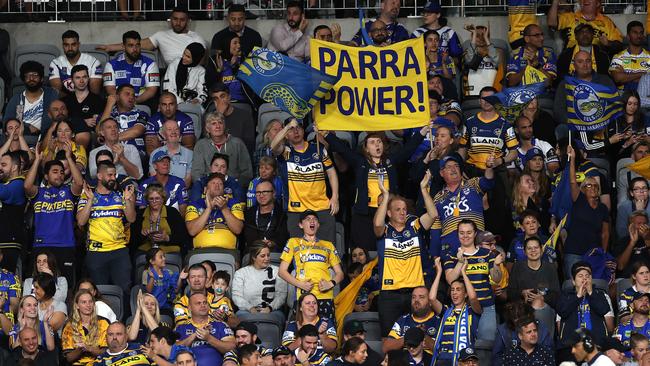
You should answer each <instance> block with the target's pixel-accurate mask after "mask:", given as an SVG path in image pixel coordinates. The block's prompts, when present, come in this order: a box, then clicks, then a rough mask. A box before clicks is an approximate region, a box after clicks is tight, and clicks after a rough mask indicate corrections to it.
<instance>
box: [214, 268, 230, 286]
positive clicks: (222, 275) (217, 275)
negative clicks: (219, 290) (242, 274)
mask: <svg viewBox="0 0 650 366" xmlns="http://www.w3.org/2000/svg"><path fill="white" fill-rule="evenodd" d="M213 277H214V280H215V281H216V280H219V279H221V280H224V281H225V282H226V284H227V285H230V273H228V271H224V270H221V271H216V272H214V275H213Z"/></svg>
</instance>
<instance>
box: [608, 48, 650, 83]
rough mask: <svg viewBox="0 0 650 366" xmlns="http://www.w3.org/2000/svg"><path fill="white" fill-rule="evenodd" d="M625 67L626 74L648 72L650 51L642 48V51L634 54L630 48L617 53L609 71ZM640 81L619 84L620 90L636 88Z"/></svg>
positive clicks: (649, 68) (649, 69)
mask: <svg viewBox="0 0 650 366" xmlns="http://www.w3.org/2000/svg"><path fill="white" fill-rule="evenodd" d="M620 69H623V71H625V73H626V74H637V75H638V74H646V73H648V72H649V71H650V52H648V51H647V50H645V49H643V48H642V49H641V53H639V54H638V55H634V54H632V53H630V50H629V49H626V50H624V51H621V52H619V53H617V54H616V55H615V56H614V57H613V58H612V63H611V64H610V65H609V72H610V73H611V72H612V71H617V70H620ZM638 87H639V82H638V81H628V82H627V83H624V84H621V85H619V86H618V88H619V89H620V90H636V89H637V88H638Z"/></svg>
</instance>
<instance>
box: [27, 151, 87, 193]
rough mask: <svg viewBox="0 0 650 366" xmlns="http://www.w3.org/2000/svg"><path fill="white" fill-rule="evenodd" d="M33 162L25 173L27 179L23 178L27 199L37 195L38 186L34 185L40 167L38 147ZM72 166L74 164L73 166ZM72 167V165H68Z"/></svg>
mask: <svg viewBox="0 0 650 366" xmlns="http://www.w3.org/2000/svg"><path fill="white" fill-rule="evenodd" d="M34 150H35V156H34V162H33V163H32V166H31V167H30V168H29V172H27V177H26V178H25V183H24V184H23V185H24V187H25V195H26V196H27V197H34V196H36V193H38V184H37V183H36V177H37V176H38V169H39V168H40V167H41V165H40V163H41V153H40V152H39V151H38V150H39V149H38V145H37V146H36V149H34ZM73 165H74V164H73ZM70 167H72V165H70Z"/></svg>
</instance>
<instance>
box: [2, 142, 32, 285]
mask: <svg viewBox="0 0 650 366" xmlns="http://www.w3.org/2000/svg"><path fill="white" fill-rule="evenodd" d="M0 179H2V184H0V203H2V207H1V208H0V222H1V223H2V225H0V250H2V255H3V258H2V260H1V261H0V264H2V268H4V269H6V270H8V271H10V272H13V273H15V272H16V264H17V263H18V258H20V256H21V250H22V247H23V244H26V239H27V238H26V233H25V223H24V218H25V203H26V199H25V188H24V182H25V180H24V178H23V174H22V162H21V159H20V153H19V152H18V151H12V152H8V153H5V154H4V155H3V156H2V158H0Z"/></svg>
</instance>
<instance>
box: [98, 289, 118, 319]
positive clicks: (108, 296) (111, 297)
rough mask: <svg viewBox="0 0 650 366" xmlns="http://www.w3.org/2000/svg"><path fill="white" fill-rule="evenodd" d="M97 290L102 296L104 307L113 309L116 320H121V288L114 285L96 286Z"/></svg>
mask: <svg viewBox="0 0 650 366" xmlns="http://www.w3.org/2000/svg"><path fill="white" fill-rule="evenodd" d="M97 289H98V290H99V292H100V293H101V294H102V298H103V300H104V302H105V303H106V305H108V306H110V308H111V309H113V312H114V313H115V315H116V316H117V320H122V316H123V315H124V293H122V288H120V287H119V286H116V285H97Z"/></svg>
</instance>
